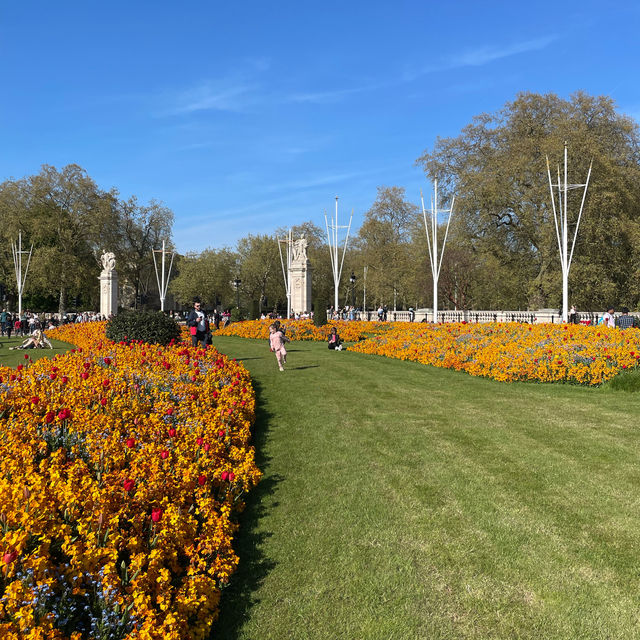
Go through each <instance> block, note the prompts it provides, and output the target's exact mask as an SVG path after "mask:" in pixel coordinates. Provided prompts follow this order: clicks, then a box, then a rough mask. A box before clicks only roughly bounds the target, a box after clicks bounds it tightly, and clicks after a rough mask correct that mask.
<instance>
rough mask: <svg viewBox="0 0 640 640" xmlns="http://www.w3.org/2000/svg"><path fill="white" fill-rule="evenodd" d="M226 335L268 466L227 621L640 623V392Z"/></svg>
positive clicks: (457, 634)
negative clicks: (250, 393)
mask: <svg viewBox="0 0 640 640" xmlns="http://www.w3.org/2000/svg"><path fill="white" fill-rule="evenodd" d="M214 342H215V345H216V346H217V347H218V348H219V349H220V350H221V351H223V352H225V353H227V354H229V355H230V356H232V357H237V358H238V359H241V360H244V361H245V363H246V366H247V367H248V368H249V370H250V371H251V374H252V376H253V379H254V384H255V387H256V391H257V394H258V409H259V410H258V421H257V424H256V427H255V444H256V448H257V459H258V464H259V466H260V467H261V469H262V470H263V471H264V474H265V475H264V479H263V481H262V482H261V484H260V485H259V486H258V488H257V489H256V490H255V491H254V492H253V494H252V495H251V497H250V499H249V502H248V507H247V510H246V512H245V513H244V514H243V516H242V521H241V528H240V532H239V535H238V542H237V549H238V552H239V554H240V556H241V564H240V568H239V570H238V572H237V573H236V575H235V576H234V579H233V581H232V584H231V585H230V587H228V588H227V589H226V590H225V592H224V595H223V600H222V606H221V617H220V621H219V622H218V623H217V625H216V627H215V628H214V632H213V634H212V637H214V638H227V639H231V638H234V639H236V638H237V639H238V640H241V639H251V640H267V639H274V640H276V639H277V640H282V639H284V638H295V639H305V638H310V639H320V638H323V639H324V638H326V639H338V638H348V639H354V640H361V639H362V640H365V639H374V638H375V639H380V640H382V639H384V640H390V639H397V640H411V639H415V638H425V639H430V640H431V639H439V638H442V639H445V638H446V639H449V640H450V639H457V638H477V639H488V638H504V639H509V640H511V639H513V638H531V639H536V640H540V639H543V638H549V639H554V640H556V639H565V638H576V639H578V638H580V639H581V640H584V639H591V638H594V639H595V638H599V639H600V638H612V639H622V638H639V637H640V607H639V606H638V595H639V593H640V570H639V569H638V564H639V558H640V508H639V507H640V491H639V486H640V466H639V465H638V454H639V453H640V436H639V432H638V427H637V424H636V416H637V415H638V413H639V409H640V395H638V394H632V393H614V392H611V391H607V390H603V389H587V388H581V387H573V386H563V385H554V386H551V385H537V384H511V385H506V384H501V383H497V382H493V381H490V380H484V379H480V378H472V377H470V376H468V375H466V374H463V373H457V372H453V371H448V370H442V369H434V368H429V367H425V366H421V365H419V364H416V363H409V362H401V361H398V360H392V359H383V358H377V357H374V356H365V355H361V354H356V353H350V352H348V351H347V352H342V353H334V352H330V351H328V349H327V348H326V345H324V344H318V343H306V342H302V343H292V344H291V345H289V347H290V355H289V365H288V367H287V370H286V371H285V372H284V373H280V372H279V371H278V370H277V366H276V362H275V357H274V356H273V354H271V353H269V351H268V347H267V343H266V341H265V340H260V341H253V340H243V339H240V338H224V337H215V338H214Z"/></svg>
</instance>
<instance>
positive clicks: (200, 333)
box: [187, 300, 207, 349]
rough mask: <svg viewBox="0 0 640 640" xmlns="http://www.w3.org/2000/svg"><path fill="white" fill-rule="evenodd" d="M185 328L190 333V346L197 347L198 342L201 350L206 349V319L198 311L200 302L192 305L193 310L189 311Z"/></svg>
mask: <svg viewBox="0 0 640 640" xmlns="http://www.w3.org/2000/svg"><path fill="white" fill-rule="evenodd" d="M187 327H189V332H190V333H191V345H192V346H194V347H197V346H198V342H200V344H201V345H202V348H203V349H206V348H207V342H206V339H207V318H206V316H205V315H204V313H203V311H202V310H201V309H200V301H199V300H196V301H195V302H194V303H193V309H191V311H189V315H188V316H187Z"/></svg>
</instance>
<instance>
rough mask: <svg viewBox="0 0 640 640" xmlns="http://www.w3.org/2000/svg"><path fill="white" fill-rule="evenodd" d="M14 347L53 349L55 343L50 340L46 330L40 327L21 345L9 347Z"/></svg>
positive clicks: (11, 348)
mask: <svg viewBox="0 0 640 640" xmlns="http://www.w3.org/2000/svg"><path fill="white" fill-rule="evenodd" d="M9 349H10V350H14V349H53V345H52V344H51V343H50V342H49V340H48V338H47V336H45V335H44V331H41V330H40V329H38V330H37V331H36V332H35V333H34V334H33V335H32V336H29V337H28V338H27V339H26V340H25V341H24V342H23V343H22V344H21V345H19V346H17V347H9Z"/></svg>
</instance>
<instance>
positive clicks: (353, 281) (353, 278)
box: [349, 271, 356, 309]
mask: <svg viewBox="0 0 640 640" xmlns="http://www.w3.org/2000/svg"><path fill="white" fill-rule="evenodd" d="M349 282H350V283H351V308H352V309H353V308H354V307H355V306H356V274H355V273H353V271H352V272H351V277H350V278H349Z"/></svg>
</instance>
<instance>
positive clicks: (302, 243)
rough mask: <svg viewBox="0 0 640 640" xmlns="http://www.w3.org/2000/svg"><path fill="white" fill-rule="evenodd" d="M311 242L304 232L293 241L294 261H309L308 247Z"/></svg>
mask: <svg viewBox="0 0 640 640" xmlns="http://www.w3.org/2000/svg"><path fill="white" fill-rule="evenodd" d="M308 246H309V243H308V242H307V239H306V238H305V237H304V233H303V234H302V235H301V236H300V237H299V238H298V239H297V240H295V241H294V242H293V261H294V262H306V261H307V247H308Z"/></svg>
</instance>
